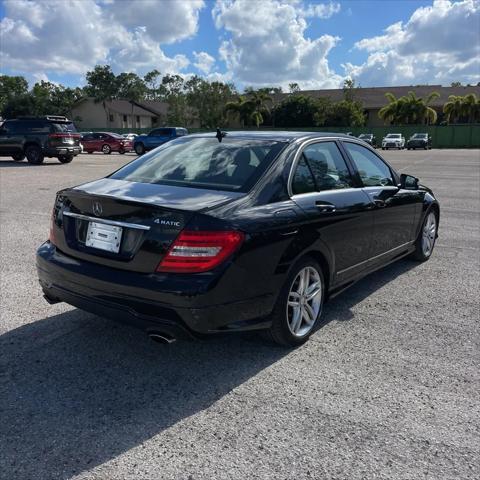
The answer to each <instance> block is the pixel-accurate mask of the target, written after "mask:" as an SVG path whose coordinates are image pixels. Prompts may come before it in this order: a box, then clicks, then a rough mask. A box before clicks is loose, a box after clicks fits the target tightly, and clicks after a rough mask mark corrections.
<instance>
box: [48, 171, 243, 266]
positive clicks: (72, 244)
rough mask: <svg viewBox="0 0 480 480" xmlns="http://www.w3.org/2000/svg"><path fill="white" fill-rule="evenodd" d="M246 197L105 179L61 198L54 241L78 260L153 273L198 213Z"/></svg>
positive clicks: (232, 193) (220, 192)
mask: <svg viewBox="0 0 480 480" xmlns="http://www.w3.org/2000/svg"><path fill="white" fill-rule="evenodd" d="M242 195H243V194H241V193H237V192H223V191H215V190H204V189H197V188H186V187H174V186H166V185H156V184H144V183H135V182H128V181H124V180H114V179H109V178H106V179H101V180H98V181H95V182H90V183H87V184H85V185H81V186H79V187H75V188H72V189H69V190H64V191H62V192H60V193H59V194H58V196H57V201H56V204H55V209H54V218H55V221H54V224H53V240H52V241H53V242H54V243H55V245H56V246H57V247H58V248H59V249H60V250H61V251H63V252H64V253H66V254H68V255H71V256H73V257H77V258H81V259H84V260H88V261H91V262H95V263H99V264H102V265H107V266H111V267H115V268H120V269H124V270H132V271H136V272H144V273H150V272H153V271H155V268H156V266H157V265H158V263H159V262H160V261H161V259H162V258H163V256H164V255H165V253H166V252H167V250H168V248H169V246H170V245H171V243H172V242H173V241H174V240H175V238H176V237H177V236H178V234H179V233H180V231H181V230H182V229H183V228H184V227H185V226H186V225H187V224H188V222H189V221H190V220H191V219H192V217H193V216H194V215H195V214H196V212H200V211H202V212H204V211H205V210H208V209H209V208H213V207H216V206H218V205H221V204H224V203H227V202H230V201H232V200H234V199H236V198H238V197H240V196H242ZM111 247H112V248H113V250H107V249H105V248H111ZM114 250H116V251H114Z"/></svg>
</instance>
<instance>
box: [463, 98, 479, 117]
mask: <svg viewBox="0 0 480 480" xmlns="http://www.w3.org/2000/svg"><path fill="white" fill-rule="evenodd" d="M462 104H463V108H462V110H463V112H462V113H463V115H464V116H465V117H466V119H467V121H468V123H474V122H478V121H479V120H480V99H479V98H478V97H477V96H476V95H475V94H474V93H469V94H467V95H465V96H464V97H463V101H462Z"/></svg>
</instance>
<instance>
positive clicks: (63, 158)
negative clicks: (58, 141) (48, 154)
mask: <svg viewBox="0 0 480 480" xmlns="http://www.w3.org/2000/svg"><path fill="white" fill-rule="evenodd" d="M72 160H73V155H60V156H59V157H58V161H59V162H60V163H70V162H71V161H72Z"/></svg>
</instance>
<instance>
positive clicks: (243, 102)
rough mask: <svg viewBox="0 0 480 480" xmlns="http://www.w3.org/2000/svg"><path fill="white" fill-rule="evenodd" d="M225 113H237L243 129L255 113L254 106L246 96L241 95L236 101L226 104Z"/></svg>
mask: <svg viewBox="0 0 480 480" xmlns="http://www.w3.org/2000/svg"><path fill="white" fill-rule="evenodd" d="M225 111H226V112H227V113H228V112H233V113H236V114H237V115H238V118H239V119H240V123H241V124H242V127H244V126H245V124H246V123H248V121H249V120H250V118H251V115H252V112H253V104H252V103H251V102H250V100H249V99H247V98H246V97H245V96H244V95H239V96H238V97H237V99H236V100H235V101H233V102H227V103H226V105H225Z"/></svg>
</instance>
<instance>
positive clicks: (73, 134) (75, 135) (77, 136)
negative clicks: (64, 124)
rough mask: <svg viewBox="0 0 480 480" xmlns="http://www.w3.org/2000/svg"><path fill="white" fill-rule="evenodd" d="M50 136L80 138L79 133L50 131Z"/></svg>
mask: <svg viewBox="0 0 480 480" xmlns="http://www.w3.org/2000/svg"><path fill="white" fill-rule="evenodd" d="M48 138H78V139H80V134H79V133H50V134H49V135H48Z"/></svg>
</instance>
